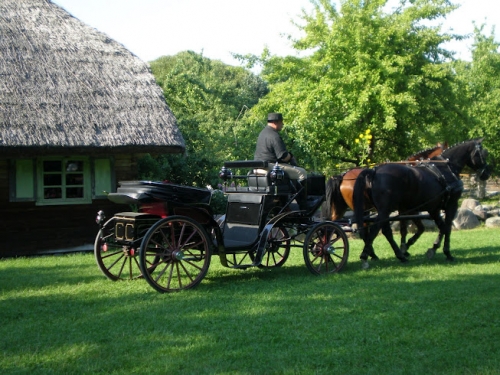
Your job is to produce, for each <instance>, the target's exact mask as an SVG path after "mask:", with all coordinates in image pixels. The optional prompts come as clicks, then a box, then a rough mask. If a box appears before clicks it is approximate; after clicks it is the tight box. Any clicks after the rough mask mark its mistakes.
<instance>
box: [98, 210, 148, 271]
mask: <svg viewBox="0 0 500 375" xmlns="http://www.w3.org/2000/svg"><path fill="white" fill-rule="evenodd" d="M137 250H138V249H135V248H133V247H131V246H124V245H121V244H119V243H117V241H116V239H115V219H114V218H111V219H109V220H108V221H107V222H106V224H104V226H103V227H102V228H101V229H100V230H99V232H98V233H97V237H96V239H95V242H94V257H95V260H96V262H97V266H98V267H99V269H100V270H101V272H102V273H103V274H104V275H105V276H106V277H107V278H108V279H110V280H113V281H116V280H125V279H128V280H131V279H137V278H139V277H141V276H142V273H141V269H140V267H139V262H138V261H137Z"/></svg>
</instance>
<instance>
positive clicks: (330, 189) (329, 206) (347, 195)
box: [322, 142, 448, 260]
mask: <svg viewBox="0 0 500 375" xmlns="http://www.w3.org/2000/svg"><path fill="white" fill-rule="evenodd" d="M447 147H448V144H447V143H446V142H445V143H444V144H441V143H438V144H437V145H436V146H434V147H432V148H427V149H425V150H421V151H419V152H417V153H415V154H413V155H410V156H409V157H408V158H407V159H406V161H407V162H409V163H410V164H411V163H412V162H417V161H420V160H425V159H430V158H432V157H435V156H438V155H441V153H442V152H443V150H445V149H446V148H447ZM364 169H366V168H362V167H355V168H352V169H350V170H348V171H347V172H345V173H343V174H341V175H337V176H333V177H331V178H330V179H328V181H327V182H326V191H325V203H324V204H323V207H322V216H323V217H326V218H328V219H329V220H332V221H336V220H340V219H341V218H342V217H344V214H345V213H346V211H347V209H348V208H350V209H351V210H353V211H354V203H353V191H354V183H355V182H356V178H357V177H358V175H359V174H360V173H361V172H362V171H363V170H364ZM373 208H374V207H373V204H372V202H371V201H370V199H369V197H368V196H365V199H364V209H365V210H366V211H368V210H372V209H373ZM412 221H413V222H414V223H415V226H416V227H417V232H416V233H415V234H414V235H413V237H412V238H411V239H410V240H409V241H408V242H406V236H407V234H408V229H407V226H406V220H401V225H400V233H401V247H402V248H404V251H405V254H407V255H408V256H409V253H408V249H409V247H410V246H411V245H413V244H414V243H415V242H416V241H417V239H418V238H419V237H420V235H421V234H422V233H423V232H424V229H425V228H424V225H423V224H422V222H421V220H419V219H414V220H412ZM370 256H371V258H372V259H375V260H376V259H378V257H377V256H376V255H375V253H372V254H370Z"/></svg>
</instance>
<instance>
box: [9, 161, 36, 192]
mask: <svg viewBox="0 0 500 375" xmlns="http://www.w3.org/2000/svg"><path fill="white" fill-rule="evenodd" d="M15 165H16V167H15V173H16V177H15V188H14V195H15V196H14V197H13V199H14V200H28V201H30V200H35V175H34V172H33V160H32V159H18V160H16V161H15Z"/></svg>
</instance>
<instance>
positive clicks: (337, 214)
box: [321, 175, 347, 220]
mask: <svg viewBox="0 0 500 375" xmlns="http://www.w3.org/2000/svg"><path fill="white" fill-rule="evenodd" d="M342 179H343V175H338V176H333V177H331V178H329V179H328V181H327V182H326V189H325V202H324V204H323V206H322V208H321V215H322V217H324V218H326V219H327V220H336V219H340V218H342V216H343V215H344V213H345V212H346V211H347V203H346V202H345V200H344V197H342V193H341V192H340V185H341V184H342Z"/></svg>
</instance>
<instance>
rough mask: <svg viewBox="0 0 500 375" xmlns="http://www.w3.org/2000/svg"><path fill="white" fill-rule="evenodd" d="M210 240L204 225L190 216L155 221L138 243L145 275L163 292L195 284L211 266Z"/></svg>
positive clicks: (150, 282)
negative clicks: (139, 243)
mask: <svg viewBox="0 0 500 375" xmlns="http://www.w3.org/2000/svg"><path fill="white" fill-rule="evenodd" d="M210 242H211V240H210V238H209V236H208V235H207V234H206V232H205V230H204V229H203V227H202V226H201V225H200V224H198V223H197V222H196V221H195V220H193V219H191V218H188V217H185V216H170V217H168V218H166V219H163V220H160V221H158V222H157V223H155V224H154V225H153V226H152V227H151V228H150V229H149V231H148V232H147V234H146V236H145V237H144V239H143V240H142V244H141V250H140V253H139V264H140V266H141V269H142V270H143V271H145V270H147V272H143V273H144V275H145V277H144V278H145V279H146V281H147V282H148V283H149V285H151V286H152V287H153V288H154V289H156V290H157V291H159V292H162V293H163V292H175V291H179V290H183V289H189V288H192V287H194V286H196V285H198V284H199V283H200V282H201V280H202V279H203V278H204V277H205V275H206V273H207V271H208V267H209V265H210V256H211V248H210V245H209V244H210Z"/></svg>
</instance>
